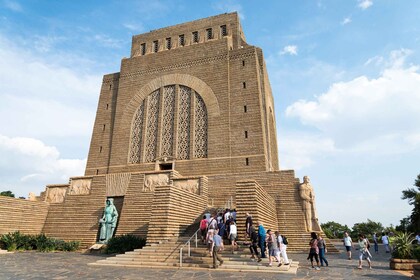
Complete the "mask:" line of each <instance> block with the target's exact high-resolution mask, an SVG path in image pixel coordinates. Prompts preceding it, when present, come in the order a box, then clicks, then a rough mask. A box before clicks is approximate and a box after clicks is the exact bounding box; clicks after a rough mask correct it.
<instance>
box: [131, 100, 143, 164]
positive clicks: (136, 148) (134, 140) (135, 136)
mask: <svg viewBox="0 0 420 280" xmlns="http://www.w3.org/2000/svg"><path fill="white" fill-rule="evenodd" d="M143 115H144V101H143V102H142V103H141V105H140V107H139V108H138V109H137V112H136V115H135V117H134V123H133V128H132V130H131V144H130V156H129V160H128V161H129V162H130V163H139V162H140V161H141V154H140V153H141V138H142V135H143V134H142V131H143Z"/></svg>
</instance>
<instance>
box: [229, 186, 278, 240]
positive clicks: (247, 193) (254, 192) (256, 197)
mask: <svg viewBox="0 0 420 280" xmlns="http://www.w3.org/2000/svg"><path fill="white" fill-rule="evenodd" d="M236 210H237V211H238V213H249V214H251V215H252V220H253V222H254V226H255V228H257V227H258V222H260V223H262V225H263V226H264V228H265V229H266V230H268V229H271V230H276V229H277V228H278V222H277V214H276V204H275V201H274V199H273V197H272V196H270V195H269V194H268V193H267V192H266V191H265V190H264V189H263V188H262V187H261V186H260V185H258V183H257V182H255V181H242V182H238V183H237V184H236ZM236 219H237V224H238V232H240V233H245V221H246V216H245V215H239V216H237V218H236ZM239 238H243V235H242V234H239Z"/></svg>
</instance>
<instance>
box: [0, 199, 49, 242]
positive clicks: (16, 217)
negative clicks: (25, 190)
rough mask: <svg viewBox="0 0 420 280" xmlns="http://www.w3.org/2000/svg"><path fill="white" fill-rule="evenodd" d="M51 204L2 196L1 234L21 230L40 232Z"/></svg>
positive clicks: (0, 210)
mask: <svg viewBox="0 0 420 280" xmlns="http://www.w3.org/2000/svg"><path fill="white" fill-rule="evenodd" d="M48 207H49V204H48V203H47V202H44V201H29V200H25V199H18V198H12V197H6V196H0V234H6V233H9V232H14V231H20V232H21V233H24V234H40V233H41V231H42V228H43V227H44V223H45V218H46V217H47V213H48Z"/></svg>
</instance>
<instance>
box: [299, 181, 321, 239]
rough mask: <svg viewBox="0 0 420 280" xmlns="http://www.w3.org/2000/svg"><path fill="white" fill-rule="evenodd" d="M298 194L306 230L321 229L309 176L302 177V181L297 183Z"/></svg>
mask: <svg viewBox="0 0 420 280" xmlns="http://www.w3.org/2000/svg"><path fill="white" fill-rule="evenodd" d="M299 195H300V197H301V198H302V200H303V201H302V202H303V207H302V210H303V213H304V215H305V225H306V231H307V232H311V231H321V227H320V226H319V224H318V217H317V216H316V207H315V194H314V189H313V188H312V185H311V182H310V179H309V176H304V177H303V183H302V184H300V185H299Z"/></svg>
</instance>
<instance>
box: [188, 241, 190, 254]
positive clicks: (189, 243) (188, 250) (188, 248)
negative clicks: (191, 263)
mask: <svg viewBox="0 0 420 280" xmlns="http://www.w3.org/2000/svg"><path fill="white" fill-rule="evenodd" d="M188 257H191V241H188Z"/></svg>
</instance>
